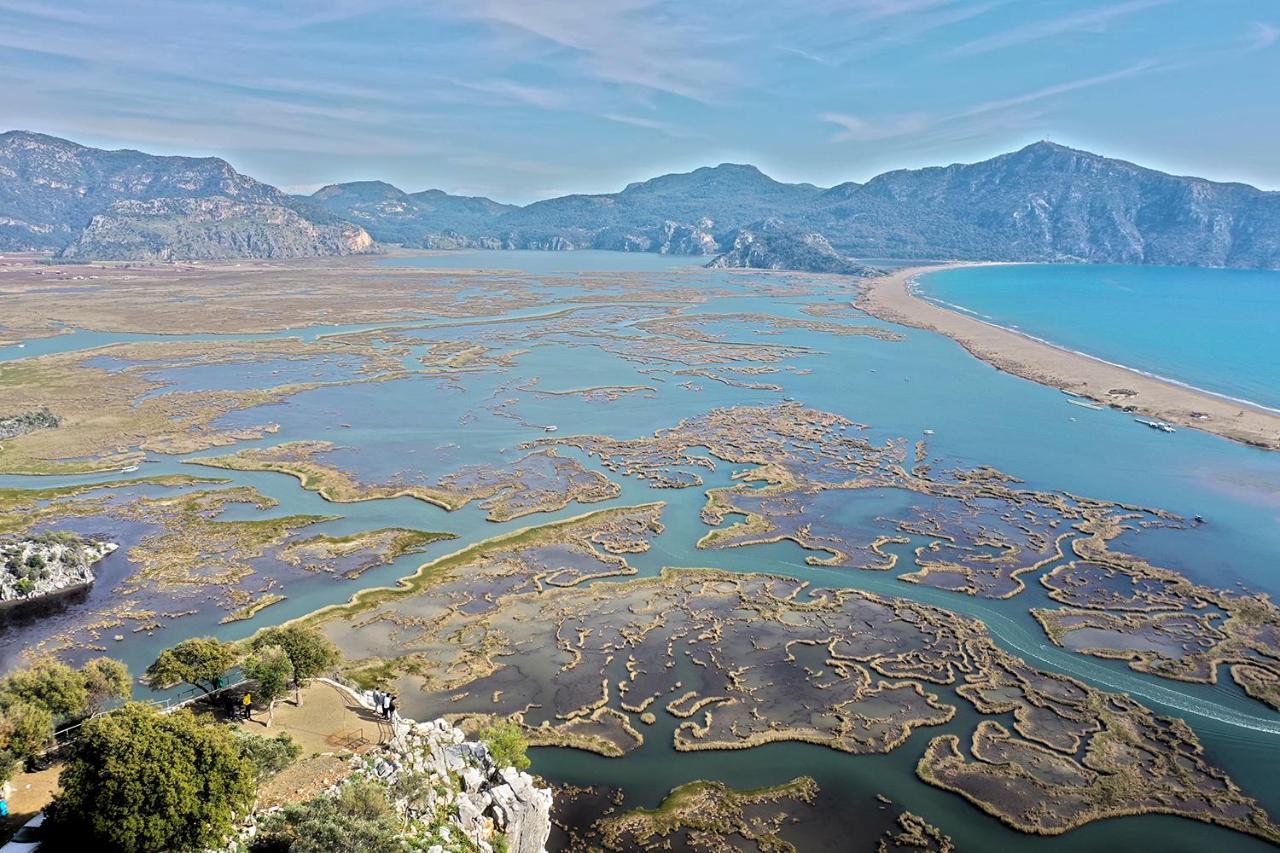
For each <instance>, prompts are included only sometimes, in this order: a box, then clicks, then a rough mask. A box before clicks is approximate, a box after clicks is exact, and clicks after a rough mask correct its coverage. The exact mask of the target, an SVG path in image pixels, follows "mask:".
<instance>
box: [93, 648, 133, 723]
mask: <svg viewBox="0 0 1280 853" xmlns="http://www.w3.org/2000/svg"><path fill="white" fill-rule="evenodd" d="M80 677H81V678H82V679H84V686H85V690H86V691H87V692H88V695H89V710H90V711H91V712H97V711H101V710H102V709H103V707H104V706H105V705H106V704H107V703H108V702H110V701H111V700H112V699H128V698H129V695H130V694H131V693H132V689H133V681H132V679H131V678H130V677H129V668H128V667H127V666H125V665H124V664H123V663H121V662H120V661H118V660H114V659H112V658H94V659H93V660H91V661H89V662H88V663H86V664H85V665H84V666H83V667H81V669H80Z"/></svg>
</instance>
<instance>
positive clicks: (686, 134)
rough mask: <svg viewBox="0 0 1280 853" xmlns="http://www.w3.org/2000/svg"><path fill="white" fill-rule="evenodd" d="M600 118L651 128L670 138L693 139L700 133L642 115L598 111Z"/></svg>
mask: <svg viewBox="0 0 1280 853" xmlns="http://www.w3.org/2000/svg"><path fill="white" fill-rule="evenodd" d="M599 116H600V118H602V119H605V120H606V121H612V122H616V123H617V124H626V125H630V126H631V127H642V128H644V129H645V130H653V131H656V132H658V133H661V134H662V135H664V136H669V137H671V138H672V139H693V138H694V137H696V136H699V135H700V134H697V133H694V132H693V131H691V130H688V129H686V128H683V127H679V126H677V125H674V124H671V123H669V122H665V121H658V120H657V119H652V118H645V117H643V116H633V115H626V114H624V113H599Z"/></svg>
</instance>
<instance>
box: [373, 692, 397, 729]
mask: <svg viewBox="0 0 1280 853" xmlns="http://www.w3.org/2000/svg"><path fill="white" fill-rule="evenodd" d="M373 710H375V711H377V712H378V713H379V714H381V715H382V719H384V720H391V721H392V722H394V721H395V720H396V719H397V718H398V717H399V716H400V715H399V712H398V711H397V710H396V697H395V696H394V695H392V694H390V693H387V692H386V691H385V690H375V691H373Z"/></svg>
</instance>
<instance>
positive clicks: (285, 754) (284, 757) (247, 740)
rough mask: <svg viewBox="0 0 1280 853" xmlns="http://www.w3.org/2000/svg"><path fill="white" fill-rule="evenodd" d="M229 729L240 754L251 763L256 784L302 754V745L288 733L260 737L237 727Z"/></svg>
mask: <svg viewBox="0 0 1280 853" xmlns="http://www.w3.org/2000/svg"><path fill="white" fill-rule="evenodd" d="M231 731H232V734H233V735H234V737H235V738H236V740H237V741H238V743H239V746H240V752H241V754H242V755H244V757H245V758H246V759H248V761H249V763H250V764H252V765H253V770H254V774H253V775H254V778H255V779H256V780H257V781H258V784H262V783H263V782H265V781H267V780H268V779H270V778H271V777H272V776H274V775H276V774H277V773H279V772H280V771H281V770H283V769H285V768H286V767H288V766H289V765H290V764H292V763H293V762H295V761H297V760H298V757H299V756H300V755H302V747H300V746H298V744H297V743H295V742H294V740H293V738H292V737H290V736H289V735H288V733H281V734H278V735H276V736H275V737H262V736H261V735H255V734H250V733H249V732H246V731H245V730H244V729H239V728H235V729H232V730H231Z"/></svg>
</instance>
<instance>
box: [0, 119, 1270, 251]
mask: <svg viewBox="0 0 1280 853" xmlns="http://www.w3.org/2000/svg"><path fill="white" fill-rule="evenodd" d="M375 240H376V241H378V242H380V243H387V244H400V245H403V246H408V247H414V248H462V247H482V248H496V249H582V248H593V249H614V250H622V251H640V252H661V253H667V254H682V255H700V256H706V257H708V258H714V259H716V264H717V265H719V266H753V267H764V268H791V269H811V270H821V271H835V272H846V273H852V274H857V273H858V272H860V271H865V267H864V265H862V264H861V263H859V262H857V261H855V260H852V258H889V257H891V258H904V259H909V258H917V259H933V260H939V259H961V260H1004V261H1041V262H1069V261H1073V262H1098V263H1135V264H1167V265H1195V266H1214V267H1248V268H1269V269H1275V268H1280V193H1277V192H1266V191H1262V190H1259V189H1256V188H1254V187H1250V186H1247V185H1244V184H1235V183H1217V182H1213V181H1208V180H1204V179H1201V178H1192V177H1179V176H1174V175H1168V174H1165V173H1163V172H1158V171H1155V170H1152V169H1146V168H1143V167H1141V166H1137V165H1134V164H1132V163H1128V162H1125V161H1122V160H1114V159H1110V158H1106V157H1101V156H1099V155H1096V154H1091V153H1088V152H1085V151H1079V150H1075V149H1072V148H1068V147H1065V146H1062V145H1057V144H1054V143H1050V142H1037V143H1035V144H1033V145H1029V146H1027V147H1025V148H1023V149H1021V150H1019V151H1015V152H1013V153H1010V154H1004V155H1001V156H998V157H994V158H992V159H990V160H985V161H982V162H979V163H972V164H956V165H951V166H945V167H934V168H926V169H915V170H900V171H894V172H888V173H885V174H883V175H880V176H878V177H875V178H873V179H871V180H870V181H867V182H866V183H862V184H859V183H844V184H840V185H837V186H834V187H830V188H825V189H824V188H820V187H816V186H813V185H811V184H789V183H782V182H779V181H775V180H773V179H772V178H770V177H769V176H767V175H765V174H764V173H762V172H761V171H760V170H759V169H757V168H755V167H754V166H748V165H739V164H730V163H726V164H721V165H719V166H714V167H704V168H700V169H695V170H694V171H692V172H688V173H682V174H673V175H663V176H661V177H657V178H653V179H651V180H648V181H643V182H638V183H634V184H631V185H629V186H627V187H626V188H624V189H623V190H621V191H620V192H616V193H604V194H595V195H568V196H562V197H559V198H552V199H547V200H544V201H538V202H534V203H533V204H529V205H524V206H516V205H510V204H501V203H499V202H496V201H492V200H490V199H487V198H478V197H468V196H455V195H449V194H447V193H444V192H441V191H439V190H427V191H424V192H416V193H407V192H404V191H403V190H400V189H399V188H397V187H394V186H392V185H390V184H387V183H384V182H381V181H361V182H355V183H343V184H332V185H329V186H326V187H324V188H322V189H320V190H318V191H317V192H315V193H314V194H312V195H310V196H290V195H288V194H286V193H284V192H282V191H280V190H278V189H276V188H275V187H272V186H269V185H267V184H264V183H261V182H259V181H256V180H254V179H253V178H250V177H247V176H245V175H242V174H240V173H239V172H237V171H236V170H235V169H233V168H232V167H231V166H230V165H229V164H228V163H226V162H225V161H223V160H219V159H217V158H188V157H158V156H154V155H149V154H143V153H141V152H137V151H103V150H99V149H93V148H87V147H84V146H81V145H77V144H75V143H73V142H69V141H67V140H63V139H58V138H56V137H51V136H44V135H41V134H34V133H28V132H24V131H12V132H9V133H5V134H2V135H0V250H2V251H14V250H42V251H52V252H56V253H59V254H60V255H62V256H63V257H67V258H145V259H177V258H208V259H213V258H230V257H303V256H314V255H334V254H350V253H357V252H367V251H373V250H375V248H376V246H375V243H374V241H375Z"/></svg>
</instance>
